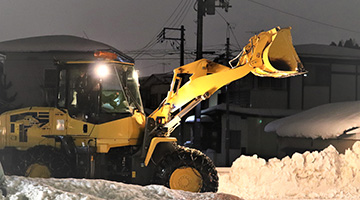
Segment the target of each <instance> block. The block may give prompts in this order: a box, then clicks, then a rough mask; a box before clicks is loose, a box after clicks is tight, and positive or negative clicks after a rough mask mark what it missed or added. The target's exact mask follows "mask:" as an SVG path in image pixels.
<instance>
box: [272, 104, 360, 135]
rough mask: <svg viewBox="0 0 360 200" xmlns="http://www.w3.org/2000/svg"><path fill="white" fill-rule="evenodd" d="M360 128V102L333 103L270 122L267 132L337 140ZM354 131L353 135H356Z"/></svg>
mask: <svg viewBox="0 0 360 200" xmlns="http://www.w3.org/2000/svg"><path fill="white" fill-rule="evenodd" d="M355 127H360V101H352V102H341V103H332V104H325V105H322V106H318V107H315V108H312V109H309V110H307V111H303V112H301V113H298V114H295V115H292V116H289V117H285V118H282V119H279V120H275V121H273V122H270V123H269V124H267V125H266V126H265V131H266V132H272V131H276V133H277V134H278V135H279V136H290V137H308V138H319V137H321V138H323V139H328V138H335V137H338V136H339V135H341V134H343V133H344V131H346V130H350V129H352V128H355ZM355 131H359V130H356V129H355V130H353V132H352V133H356V132H355Z"/></svg>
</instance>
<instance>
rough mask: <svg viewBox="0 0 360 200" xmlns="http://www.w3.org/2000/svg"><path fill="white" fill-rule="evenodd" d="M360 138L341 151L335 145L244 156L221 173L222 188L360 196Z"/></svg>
mask: <svg viewBox="0 0 360 200" xmlns="http://www.w3.org/2000/svg"><path fill="white" fill-rule="evenodd" d="M359 188H360V142H356V143H355V144H354V145H353V147H352V150H350V149H347V150H346V152H345V154H339V153H338V152H337V151H336V149H335V148H334V147H333V146H329V147H328V148H326V149H325V150H323V151H321V152H317V151H314V152H305V153H304V154H299V153H295V154H293V156H292V157H291V158H290V157H285V158H283V159H281V160H279V159H276V158H274V159H270V160H269V161H268V162H266V161H265V160H264V159H261V158H258V157H257V156H256V155H254V156H252V157H249V156H241V157H240V158H238V159H237V160H236V161H235V162H234V163H233V165H232V167H231V169H230V173H229V174H226V175H223V176H221V177H220V187H219V192H224V193H229V194H234V195H237V196H239V197H242V198H244V199H247V200H248V199H360V191H359Z"/></svg>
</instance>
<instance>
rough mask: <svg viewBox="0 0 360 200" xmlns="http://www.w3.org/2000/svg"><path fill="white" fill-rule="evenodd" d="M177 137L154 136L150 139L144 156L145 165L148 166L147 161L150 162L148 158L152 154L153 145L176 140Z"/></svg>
mask: <svg viewBox="0 0 360 200" xmlns="http://www.w3.org/2000/svg"><path fill="white" fill-rule="evenodd" d="M176 141H177V139H176V138H174V137H154V138H153V139H152V140H151V143H150V146H149V150H148V152H147V154H146V157H145V162H144V164H145V166H148V164H149V162H150V158H151V156H152V154H153V153H154V150H155V147H156V146H157V144H159V143H160V142H176Z"/></svg>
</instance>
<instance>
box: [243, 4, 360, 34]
mask: <svg viewBox="0 0 360 200" xmlns="http://www.w3.org/2000/svg"><path fill="white" fill-rule="evenodd" d="M247 1H249V2H252V3H255V4H258V5H261V6H264V7H266V8H269V9H272V10H275V11H278V12H281V13H283V14H286V15H290V16H292V17H296V18H300V19H303V20H306V21H309V22H312V23H316V24H321V25H324V26H328V27H332V28H336V29H340V30H344V31H349V32H353V33H360V31H355V30H351V29H347V28H344V27H340V26H335V25H333V24H328V23H324V22H320V21H317V20H313V19H309V18H306V17H302V16H299V15H295V14H292V13H289V12H286V11H283V10H280V9H278V8H274V7H271V6H268V5H266V4H262V3H259V2H257V1H254V0H247Z"/></svg>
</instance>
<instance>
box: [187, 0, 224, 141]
mask: <svg viewBox="0 0 360 200" xmlns="http://www.w3.org/2000/svg"><path fill="white" fill-rule="evenodd" d="M215 7H221V8H224V9H225V11H226V12H227V11H228V8H230V7H231V6H230V4H229V0H219V5H216V1H215V0H197V34H196V35H197V38H196V60H199V59H202V58H203V18H204V16H205V14H208V15H215ZM200 121H201V103H199V104H198V105H197V106H196V107H195V116H194V126H193V138H192V143H193V146H194V147H195V148H199V147H200V146H201V145H200V143H201V124H200Z"/></svg>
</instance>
